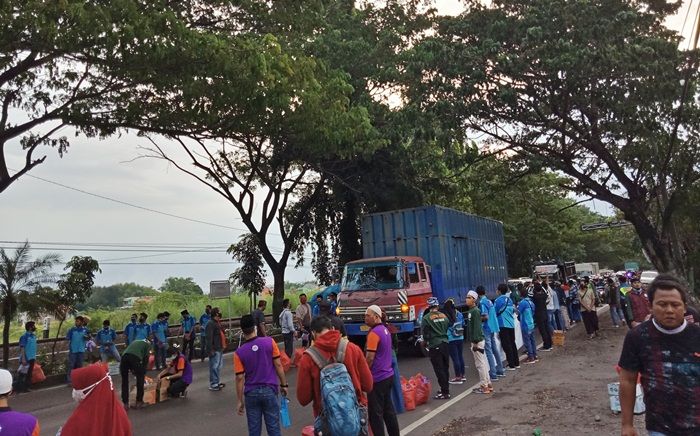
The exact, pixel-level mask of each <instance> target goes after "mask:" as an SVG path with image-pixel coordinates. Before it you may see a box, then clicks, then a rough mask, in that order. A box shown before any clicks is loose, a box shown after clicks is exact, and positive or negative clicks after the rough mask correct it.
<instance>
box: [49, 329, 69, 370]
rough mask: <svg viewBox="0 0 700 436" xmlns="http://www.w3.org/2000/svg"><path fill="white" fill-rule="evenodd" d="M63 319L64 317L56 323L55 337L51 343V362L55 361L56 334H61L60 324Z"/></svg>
mask: <svg viewBox="0 0 700 436" xmlns="http://www.w3.org/2000/svg"><path fill="white" fill-rule="evenodd" d="M65 320H66V319H65V318H61V321H59V323H58V328H57V329H56V338H55V339H54V341H53V345H51V364H54V363H56V342H58V336H59V335H60V334H61V326H63V322H64V321H65Z"/></svg>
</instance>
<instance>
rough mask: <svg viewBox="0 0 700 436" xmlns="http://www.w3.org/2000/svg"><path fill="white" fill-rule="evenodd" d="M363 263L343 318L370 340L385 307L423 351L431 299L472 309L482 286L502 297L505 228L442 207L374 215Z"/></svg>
mask: <svg viewBox="0 0 700 436" xmlns="http://www.w3.org/2000/svg"><path fill="white" fill-rule="evenodd" d="M362 251H363V259H360V260H356V261H353V262H349V263H348V264H347V265H346V266H345V269H344V273H343V277H342V281H341V289H340V295H339V296H338V311H337V312H338V316H339V317H340V318H341V319H342V320H343V322H344V323H345V329H346V331H347V333H348V336H349V337H350V338H351V339H358V338H359V339H360V340H361V337H362V336H365V335H367V332H368V331H369V327H368V326H367V325H366V324H365V323H364V313H365V310H366V308H367V307H368V306H370V305H372V304H376V305H379V306H380V307H382V308H383V309H384V311H385V312H386V314H387V317H388V321H389V322H390V323H391V324H392V325H393V327H394V328H395V329H396V330H397V335H398V338H399V341H400V344H401V343H402V344H404V345H408V346H409V347H415V349H416V350H418V351H420V352H422V351H423V350H422V347H420V346H417V345H416V342H417V339H418V338H419V336H420V321H421V317H422V314H423V311H424V310H425V309H426V308H427V300H428V298H429V297H432V296H435V297H437V298H438V300H439V301H440V303H443V302H444V301H446V300H447V299H448V298H452V299H453V300H454V302H455V304H456V305H457V306H458V307H463V306H464V305H465V298H466V295H467V292H468V291H469V290H471V289H475V288H476V287H477V286H478V285H483V286H485V287H486V289H487V292H488V293H489V295H490V296H491V297H493V296H495V292H496V287H497V285H498V284H499V283H505V282H506V280H507V277H508V273H507V270H506V252H505V244H504V240H503V224H502V223H501V222H499V221H496V220H492V219H488V218H482V217H479V216H475V215H470V214H467V213H464V212H460V211H457V210H454V209H449V208H445V207H440V206H426V207H419V208H413V209H403V210H395V211H389V212H382V213H376V214H371V215H367V216H365V217H363V219H362Z"/></svg>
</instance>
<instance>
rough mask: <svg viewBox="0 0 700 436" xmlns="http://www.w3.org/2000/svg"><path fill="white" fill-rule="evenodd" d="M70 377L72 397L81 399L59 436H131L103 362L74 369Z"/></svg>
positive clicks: (121, 406)
mask: <svg viewBox="0 0 700 436" xmlns="http://www.w3.org/2000/svg"><path fill="white" fill-rule="evenodd" d="M71 380H72V382H73V389H74V396H77V397H84V398H83V399H82V401H80V403H79V404H78V407H76V408H75V410H74V411H73V414H72V415H71V416H70V418H68V421H66V424H65V425H64V426H63V428H62V429H61V436H132V433H131V423H130V422H129V418H128V417H127V416H126V411H125V410H124V406H123V405H122V403H121V401H120V400H119V399H118V398H117V394H116V392H115V391H114V386H113V384H112V378H111V377H109V370H108V368H107V366H106V365H103V364H101V363H95V364H94V365H90V366H86V367H84V368H78V369H74V370H73V371H72V372H71ZM76 391H77V392H76Z"/></svg>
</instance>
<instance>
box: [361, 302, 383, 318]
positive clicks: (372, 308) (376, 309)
mask: <svg viewBox="0 0 700 436" xmlns="http://www.w3.org/2000/svg"><path fill="white" fill-rule="evenodd" d="M367 312H374V314H375V315H377V316H379V317H381V316H382V308H381V307H379V306H377V305H376V304H373V305H371V306H369V307H368V308H367V311H366V312H365V313H367Z"/></svg>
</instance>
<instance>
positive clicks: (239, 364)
mask: <svg viewBox="0 0 700 436" xmlns="http://www.w3.org/2000/svg"><path fill="white" fill-rule="evenodd" d="M279 358H280V350H279V348H278V347H277V342H275V341H274V340H273V339H272V338H271V337H265V336H263V337H256V338H253V339H250V340H248V341H246V342H244V343H243V344H242V345H241V346H240V347H239V348H238V349H237V350H236V351H235V352H234V353H233V370H234V372H235V373H236V375H240V374H244V375H245V388H244V392H250V391H252V390H253V389H255V388H258V387H261V386H269V387H271V388H272V389H273V390H274V391H275V392H277V386H278V384H279V379H278V378H277V371H276V370H275V363H274V360H275V359H279Z"/></svg>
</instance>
